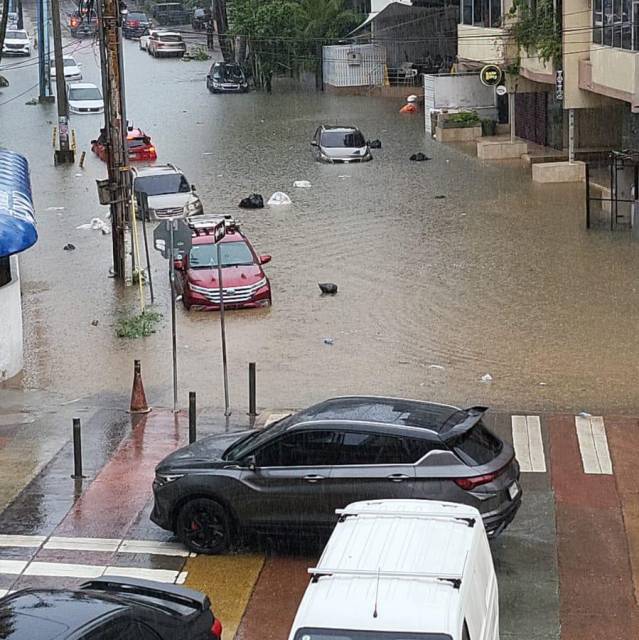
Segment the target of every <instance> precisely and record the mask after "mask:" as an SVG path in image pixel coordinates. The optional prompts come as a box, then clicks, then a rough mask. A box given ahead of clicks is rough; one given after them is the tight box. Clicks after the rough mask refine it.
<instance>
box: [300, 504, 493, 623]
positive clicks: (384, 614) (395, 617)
mask: <svg viewBox="0 0 639 640" xmlns="http://www.w3.org/2000/svg"><path fill="white" fill-rule="evenodd" d="M338 513H340V515H341V518H340V521H339V523H338V524H337V526H336V528H335V530H334V531H333V534H332V535H331V538H330V540H329V542H328V544H327V545H326V548H325V549H324V552H323V553H322V557H321V558H320V560H319V562H318V563H317V567H315V568H313V569H309V573H311V575H315V576H316V577H315V578H314V580H313V581H312V582H311V583H310V584H309V587H308V589H307V591H306V593H305V594H304V598H303V599H302V603H301V604H300V607H299V610H298V615H297V618H296V624H297V625H298V627H299V626H304V627H320V628H326V626H327V623H329V624H330V626H331V628H336V629H340V628H341V629H361V630H375V631H384V630H387V631H391V630H397V629H401V630H402V631H405V632H418V631H421V632H423V631H424V630H425V629H427V630H428V631H429V632H432V633H450V634H452V635H454V633H456V629H457V625H458V619H457V616H458V611H459V600H460V597H461V590H460V588H459V587H460V585H461V582H458V580H462V577H463V574H464V568H465V564H466V559H467V556H468V554H469V552H470V550H471V549H472V546H473V543H474V539H475V537H476V536H478V535H482V534H483V535H485V533H483V532H484V529H483V526H482V525H481V516H480V514H479V512H478V511H477V510H476V509H474V508H473V507H470V506H467V505H461V504H453V503H447V502H439V501H431V500H375V501H367V502H357V503H353V504H351V505H349V506H348V507H347V508H346V509H344V510H342V511H341V512H338ZM471 523H472V526H471ZM322 574H323V575H322ZM344 603H348V606H344ZM376 603H377V605H376ZM328 610H330V616H327V611H328ZM375 610H377V616H374V615H373V614H374V611H375Z"/></svg>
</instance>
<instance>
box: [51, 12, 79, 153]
mask: <svg viewBox="0 0 639 640" xmlns="http://www.w3.org/2000/svg"><path fill="white" fill-rule="evenodd" d="M51 20H52V24H53V55H54V57H55V92H56V102H57V104H58V140H59V141H60V144H59V148H56V149H55V151H54V153H53V161H54V164H56V165H58V164H65V163H67V162H71V163H73V162H75V152H74V151H73V149H72V148H71V145H70V143H69V104H68V102H67V93H66V82H65V80H64V62H63V60H62V30H61V26H60V2H59V0H51Z"/></svg>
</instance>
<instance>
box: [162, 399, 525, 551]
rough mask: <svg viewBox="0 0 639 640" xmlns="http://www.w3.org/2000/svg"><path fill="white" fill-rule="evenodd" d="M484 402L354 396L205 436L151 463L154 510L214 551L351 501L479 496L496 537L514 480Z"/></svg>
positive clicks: (296, 525) (301, 527)
mask: <svg viewBox="0 0 639 640" xmlns="http://www.w3.org/2000/svg"><path fill="white" fill-rule="evenodd" d="M485 411H486V409H485V408H484V407H473V408H470V409H458V408H457V407H451V406H448V405H441V404H434V403H430V402H421V401H418V400H403V399H397V398H385V397H362V396H352V397H342V398H333V399H330V400H326V401H324V402H322V403H321V404H318V405H315V406H312V407H310V408H308V409H305V410H303V411H300V412H299V413H296V414H294V415H291V416H288V417H286V418H284V419H282V420H280V421H278V422H276V423H274V424H272V425H270V426H268V427H266V428H264V429H258V430H251V431H245V432H238V433H230V434H224V435H217V436H211V437H209V438H205V439H203V440H201V441H199V442H196V443H194V444H192V445H189V446H188V447H184V448H183V449H180V450H178V451H176V452H174V453H172V454H171V455H169V456H168V457H167V458H165V459H164V460H163V461H162V462H161V463H160V464H159V465H158V466H157V467H156V474H155V481H154V483H153V492H154V499H155V503H154V507H153V512H152V514H151V519H152V520H153V522H155V523H156V524H158V525H159V526H161V527H162V528H164V529H168V530H169V531H173V532H174V533H175V534H176V535H177V537H178V538H179V539H180V540H182V542H184V544H185V545H186V546H187V547H189V549H191V550H192V551H195V552H198V553H221V552H222V551H224V550H225V549H226V548H227V547H228V546H229V545H230V544H231V543H232V542H233V541H234V540H235V539H236V537H237V536H238V534H240V533H241V532H242V531H244V530H254V531H257V532H265V533H277V532H280V533H282V532H287V531H291V530H296V531H297V532H301V533H317V532H318V531H321V530H330V528H331V527H332V526H333V525H334V524H335V522H336V517H337V516H336V515H335V509H337V508H340V507H345V506H346V505H348V504H350V503H351V502H356V501H358V500H371V499H384V498H429V499H436V500H448V501H452V502H460V503H463V504H469V505H472V506H473V507H476V508H477V509H479V511H480V512H481V514H482V517H483V519H484V524H485V526H486V530H487V532H488V535H489V536H495V535H497V534H498V533H500V532H501V531H503V529H504V528H505V527H506V526H507V525H508V524H509V523H510V522H511V521H512V519H513V518H514V517H515V514H516V512H517V510H518V509H519V506H520V504H521V496H522V491H521V487H520V485H519V464H518V463H517V461H516V459H515V455H514V452H513V449H512V447H511V446H510V445H509V444H507V443H506V442H503V441H502V440H500V439H499V438H497V437H496V436H495V435H494V434H493V433H491V432H490V431H489V430H488V429H487V428H486V426H485V425H484V424H483V422H482V416H483V414H484V413H485Z"/></svg>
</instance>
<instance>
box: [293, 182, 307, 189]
mask: <svg viewBox="0 0 639 640" xmlns="http://www.w3.org/2000/svg"><path fill="white" fill-rule="evenodd" d="M293 186H294V187H297V188H298V189H310V188H311V183H310V182H309V181H308V180H296V181H295V182H294V183H293Z"/></svg>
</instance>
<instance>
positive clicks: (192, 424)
mask: <svg viewBox="0 0 639 640" xmlns="http://www.w3.org/2000/svg"><path fill="white" fill-rule="evenodd" d="M196 430H197V414H196V399H195V391H189V444H193V443H194V442H195V440H196V439H197V431H196Z"/></svg>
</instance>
